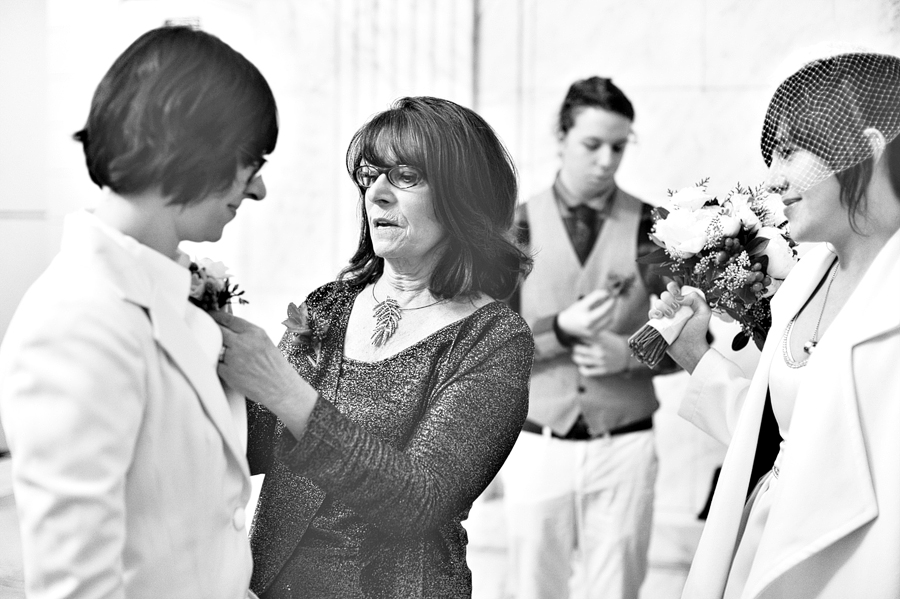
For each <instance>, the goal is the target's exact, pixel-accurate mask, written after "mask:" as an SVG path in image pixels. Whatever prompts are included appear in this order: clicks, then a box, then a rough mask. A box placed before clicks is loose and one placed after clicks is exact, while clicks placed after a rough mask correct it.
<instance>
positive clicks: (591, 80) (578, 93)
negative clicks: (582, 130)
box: [556, 76, 634, 135]
mask: <svg viewBox="0 0 900 599" xmlns="http://www.w3.org/2000/svg"><path fill="white" fill-rule="evenodd" d="M581 108H602V109H603V110H608V111H610V112H615V113H616V114H621V115H622V116H624V117H625V118H626V119H628V120H629V121H632V122H633V121H634V106H632V105H631V100H629V99H628V96H626V95H625V93H624V92H623V91H622V90H621V89H619V88H618V87H617V86H616V85H615V84H614V83H613V82H612V79H608V78H605V77H597V76H594V77H588V78H587V79H579V80H578V81H576V82H575V83H573V84H572V85H570V86H569V91H568V92H566V98H565V99H564V100H563V103H562V106H561V107H560V109H559V121H558V122H557V125H556V127H557V132H558V133H559V134H560V135H565V134H566V133H568V132H569V129H571V128H572V127H573V126H574V125H575V117H576V116H578V112H579V110H580V109H581Z"/></svg>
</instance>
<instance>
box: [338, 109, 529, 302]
mask: <svg viewBox="0 0 900 599" xmlns="http://www.w3.org/2000/svg"><path fill="white" fill-rule="evenodd" d="M363 161H366V162H368V163H371V164H373V165H378V166H390V165H392V164H393V163H394V161H397V162H399V163H400V164H408V165H411V166H416V167H418V168H419V169H421V170H422V171H423V172H424V173H425V178H426V180H427V181H428V185H429V186H430V187H431V190H432V194H433V195H432V197H433V198H434V210H435V214H436V216H437V219H438V222H440V223H441V225H442V226H443V227H444V229H445V230H446V231H447V236H448V242H449V243H448V249H447V251H446V252H445V253H444V255H443V256H442V257H441V259H440V261H439V262H438V265H437V266H436V268H435V271H434V272H433V273H432V276H431V282H430V285H429V289H430V290H431V292H432V293H434V294H435V295H436V296H438V297H442V298H447V299H451V298H456V297H471V296H474V295H476V294H478V293H485V294H487V295H489V296H491V297H494V298H496V299H505V298H507V297H509V296H510V295H511V294H512V293H513V291H515V289H516V287H517V286H518V284H519V281H520V280H521V279H522V278H524V277H525V276H526V275H527V273H528V271H529V270H530V268H531V258H530V257H529V256H528V255H527V254H525V253H524V252H522V250H521V249H519V248H518V246H516V244H515V243H514V241H513V239H512V235H511V230H512V224H513V217H514V215H515V209H516V199H517V184H516V169H515V166H514V164H513V161H512V158H511V157H510V155H509V153H508V152H507V150H506V148H505V147H504V146H503V144H502V143H501V142H500V140H499V139H498V138H497V135H496V134H495V133H494V130H493V129H492V128H491V126H490V125H488V124H487V122H485V120H484V119H483V118H481V117H480V116H479V115H478V114H476V113H475V112H474V111H472V110H470V109H468V108H465V107H463V106H460V105H458V104H455V103H454V102H451V101H449V100H443V99H440V98H432V97H407V98H401V99H399V100H397V101H395V102H394V103H393V104H392V105H391V108H390V109H388V110H386V111H384V112H381V113H379V114H377V115H375V116H374V117H373V118H372V119H371V120H370V121H369V122H367V123H366V124H365V125H363V126H362V128H360V129H359V131H357V132H356V134H355V135H354V136H353V139H352V140H351V141H350V146H349V147H348V148H347V171H348V173H350V176H351V177H352V176H353V171H354V169H356V167H358V166H359V165H360V164H361V163H362V162H363ZM359 195H360V202H361V204H362V210H361V219H360V236H359V245H358V247H357V250H356V253H355V254H354V255H353V257H352V258H351V260H350V264H349V266H347V267H346V268H345V269H344V270H343V271H342V272H341V278H343V279H347V280H349V281H351V282H352V283H353V284H356V285H360V286H364V285H366V284H368V283H369V282H372V281H375V280H377V279H378V277H380V276H381V274H382V272H383V271H384V260H383V259H382V258H380V257H378V256H377V255H376V254H375V251H374V249H373V247H372V240H371V238H370V236H369V222H368V219H367V216H366V208H365V189H363V188H359Z"/></svg>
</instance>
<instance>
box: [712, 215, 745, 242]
mask: <svg viewBox="0 0 900 599" xmlns="http://www.w3.org/2000/svg"><path fill="white" fill-rule="evenodd" d="M710 227H715V228H716V229H713V230H710V231H709V236H710V237H714V236H717V234H718V235H721V236H722V237H734V236H735V235H737V234H738V231H740V230H741V219H739V218H738V217H736V216H729V215H728V214H726V213H724V212H720V213H719V214H717V215H716V216H715V217H713V220H712V222H711V223H710Z"/></svg>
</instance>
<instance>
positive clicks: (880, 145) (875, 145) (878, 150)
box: [863, 127, 887, 162]
mask: <svg viewBox="0 0 900 599" xmlns="http://www.w3.org/2000/svg"><path fill="white" fill-rule="evenodd" d="M863 135H865V137H866V139H867V140H868V142H869V147H870V148H872V159H873V160H874V161H875V162H878V161H879V160H881V157H882V156H883V155H884V148H885V147H886V146H887V141H886V140H885V139H884V134H883V133H882V132H881V131H879V130H878V129H876V128H875V127H866V129H865V130H864V131H863Z"/></svg>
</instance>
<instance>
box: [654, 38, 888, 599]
mask: <svg viewBox="0 0 900 599" xmlns="http://www.w3.org/2000/svg"><path fill="white" fill-rule="evenodd" d="M898 133H900V58H897V57H894V56H887V55H879V54H865V53H856V54H842V55H837V56H833V57H831V58H826V59H820V60H817V61H814V62H811V63H809V64H807V65H806V66H804V67H803V68H802V69H800V70H799V71H798V72H796V73H795V74H793V75H792V76H791V77H789V78H788V79H787V80H785V81H784V82H783V83H782V84H781V86H780V87H779V88H778V91H776V93H775V96H774V98H773V99H772V101H771V103H770V105H769V111H768V114H767V116H766V121H765V126H764V128H763V135H762V151H763V157H764V158H765V160H766V163H767V164H768V165H769V166H770V177H769V182H770V184H771V186H772V187H773V188H774V189H775V190H776V191H777V192H779V193H780V194H782V201H783V203H784V206H785V215H786V216H787V217H788V220H789V223H790V232H791V236H792V237H793V238H794V239H795V240H796V241H798V242H824V243H818V244H816V245H814V246H813V247H812V248H811V249H809V251H808V252H807V253H806V254H805V255H804V257H803V258H802V259H801V261H800V262H799V264H798V265H797V266H796V267H794V270H793V271H792V272H791V273H790V275H789V276H788V277H787V279H786V280H785V282H784V284H783V285H782V287H781V288H780V289H779V291H778V292H777V294H776V295H775V297H774V298H773V300H772V327H771V330H770V334H769V336H768V339H767V341H766V343H765V346H764V347H763V349H762V355H761V357H760V360H759V365H758V367H757V369H756V372H755V373H754V375H753V377H752V380H748V379H746V378H744V377H743V374H742V373H741V371H740V369H739V368H738V367H737V366H736V365H734V364H733V363H731V362H729V361H728V360H726V359H725V358H724V357H723V356H722V355H721V354H719V353H718V352H716V351H715V350H712V349H710V348H709V346H708V344H707V343H706V341H705V338H704V337H705V331H706V328H707V326H708V323H709V315H710V313H709V308H708V307H707V305H706V304H705V302H704V301H703V300H702V299H700V298H699V296H697V295H696V294H691V293H685V294H684V296H683V297H682V295H681V292H680V290H679V289H678V288H677V286H676V285H670V288H669V292H667V293H664V294H663V296H662V298H661V300H662V301H661V302H660V303H659V304H658V305H657V306H656V307H655V308H654V311H657V312H666V313H671V312H672V310H673V309H675V308H677V307H678V305H679V304H684V305H689V306H692V309H693V310H694V316H693V317H692V318H691V320H689V321H688V323H687V324H686V327H685V329H684V331H683V332H682V333H681V335H680V336H679V337H678V339H677V340H676V341H675V343H673V344H672V345H671V347H670V348H669V353H670V354H671V355H672V356H673V357H674V358H675V360H676V361H677V362H678V363H679V364H681V365H682V366H684V368H685V369H686V370H687V371H689V372H691V381H690V384H689V388H688V390H687V393H686V395H685V397H684V400H683V404H682V407H681V414H682V415H683V416H685V417H686V418H688V419H689V420H691V421H692V422H694V423H695V424H697V425H698V426H700V427H701V428H703V429H704V430H706V431H707V432H709V433H710V434H712V435H713V436H715V437H716V438H718V439H721V440H722V441H723V442H725V443H729V447H728V453H727V455H726V458H725V462H724V464H723V466H722V473H721V475H720V477H719V480H718V485H717V489H716V493H715V496H714V498H713V502H712V506H711V509H710V512H709V518H708V520H707V523H706V528H705V530H704V532H703V536H702V538H701V541H700V545H699V547H698V549H697V553H696V555H695V557H694V561H693V564H692V566H691V573H690V575H689V577H688V580H687V583H686V586H685V591H684V597H687V598H691V599H695V598H710V599H713V598H715V599H719V598H721V597H725V598H726V599H733V598H734V599H736V598H776V597H778V598H780V597H792V598H796V599H808V598H813V597H816V598H821V599H825V598H828V599H845V598H847V597H866V598H867V599H896V598H897V597H900V569H898V568H897V564H900V510H898V506H900V468H898V465H897V460H898V457H900V368H898V363H900V362H898V360H900V311H898V310H897V300H898V297H900V141H898V139H897V136H898ZM651 314H653V312H651ZM769 405H771V410H772V412H773V413H774V417H775V420H776V421H777V430H778V433H779V435H780V437H781V442H780V448H779V450H778V451H777V457H776V458H775V460H774V464H773V463H772V462H771V461H770V462H769V464H768V467H770V468H771V470H770V471H769V473H768V474H766V475H764V476H763V477H762V478H761V479H760V480H759V482H758V484H756V485H755V489H754V490H753V492H752V494H751V496H750V499H749V500H748V501H747V502H746V505H745V501H744V500H745V497H746V494H747V492H748V488H752V487H753V485H754V484H755V483H756V481H754V480H751V477H750V472H751V469H752V467H753V463H754V456H755V455H760V449H761V446H762V445H763V444H762V443H761V442H760V441H759V440H760V439H761V438H762V437H763V436H764V435H761V433H760V429H761V424H760V423H761V422H762V421H763V420H764V417H763V414H764V413H765V412H768V411H769Z"/></svg>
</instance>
